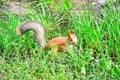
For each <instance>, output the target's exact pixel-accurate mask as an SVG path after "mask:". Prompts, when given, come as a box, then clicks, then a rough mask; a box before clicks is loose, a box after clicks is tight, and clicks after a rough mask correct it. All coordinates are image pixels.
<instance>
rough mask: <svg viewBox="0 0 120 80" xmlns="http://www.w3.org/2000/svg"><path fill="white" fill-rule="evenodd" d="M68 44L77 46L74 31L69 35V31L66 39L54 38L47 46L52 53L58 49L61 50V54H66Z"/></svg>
mask: <svg viewBox="0 0 120 80" xmlns="http://www.w3.org/2000/svg"><path fill="white" fill-rule="evenodd" d="M69 44H77V37H76V35H75V32H74V31H72V32H71V33H70V31H69V32H68V36H67V37H56V38H53V39H51V40H50V41H49V42H48V46H50V47H51V48H53V51H54V53H56V52H57V51H58V50H60V49H62V52H63V53H66V46H67V45H69Z"/></svg>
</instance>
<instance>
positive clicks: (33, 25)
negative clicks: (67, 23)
mask: <svg viewBox="0 0 120 80" xmlns="http://www.w3.org/2000/svg"><path fill="white" fill-rule="evenodd" d="M29 30H33V31H34V34H35V37H36V39H37V41H38V44H39V45H40V46H41V47H43V48H45V47H46V46H47V47H51V48H53V51H54V52H57V51H58V50H60V49H62V52H63V53H66V47H67V46H68V45H71V44H77V37H76V34H75V32H74V30H72V31H68V36H66V37H55V38H53V39H51V40H50V41H49V42H48V44H46V41H45V33H46V31H45V28H44V27H43V25H42V24H41V23H39V22H37V21H29V22H26V23H24V24H22V25H21V26H20V27H18V28H17V29H16V33H17V34H19V35H22V34H24V33H26V32H28V31H29Z"/></svg>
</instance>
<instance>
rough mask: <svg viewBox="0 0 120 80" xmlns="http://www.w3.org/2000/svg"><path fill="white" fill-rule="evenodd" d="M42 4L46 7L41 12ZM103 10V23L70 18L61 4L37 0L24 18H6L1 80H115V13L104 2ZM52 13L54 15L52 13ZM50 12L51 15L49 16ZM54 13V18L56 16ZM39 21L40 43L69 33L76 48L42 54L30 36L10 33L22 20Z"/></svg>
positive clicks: (118, 25) (118, 48) (118, 72)
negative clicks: (42, 34)
mask: <svg viewBox="0 0 120 80" xmlns="http://www.w3.org/2000/svg"><path fill="white" fill-rule="evenodd" d="M48 4H50V5H51V6H52V9H51V8H47V7H48ZM108 6H109V8H105V9H103V10H102V11H103V18H101V17H99V16H95V15H93V13H92V12H91V11H90V10H87V13H86V14H80V13H79V14H78V15H75V14H70V11H71V9H72V7H73V6H72V4H71V2H70V1H67V0H63V1H62V2H61V5H60V6H58V5H57V4H56V3H54V1H53V0H49V1H44V0H41V3H39V4H38V5H37V6H34V7H32V9H36V8H37V10H38V13H37V12H32V13H30V14H27V15H24V16H23V15H21V16H15V15H14V14H11V13H7V18H6V19H5V20H3V19H0V76H1V78H0V79H7V80H9V79H10V80H17V79H18V80H27V79H29V80H37V79H38V80H68V79H70V80H74V79H76V80H89V79H91V80H119V79H120V78H119V76H120V61H119V59H120V54H119V53H120V37H119V36H120V12H119V11H117V10H116V9H115V6H114V5H113V4H112V3H111V2H110V3H108ZM55 11H56V12H57V13H55ZM54 13H55V15H54ZM56 14H57V15H56ZM30 20H33V21H39V22H40V23H41V24H42V25H44V27H45V28H46V42H48V41H49V40H50V39H52V38H54V37H57V36H67V34H68V30H72V29H74V30H75V32H76V35H77V38H78V45H76V46H74V47H73V48H72V49H71V50H69V49H68V50H67V53H66V54H63V53H61V52H57V53H56V54H54V59H50V54H53V52H52V50H47V51H46V52H44V50H43V49H41V47H40V46H39V45H38V44H37V41H36V39H35V38H34V35H33V34H34V33H33V32H32V31H30V32H27V33H26V34H24V35H22V36H19V35H16V28H17V27H18V26H20V25H21V24H22V23H24V22H26V21H30Z"/></svg>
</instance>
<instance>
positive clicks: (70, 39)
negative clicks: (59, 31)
mask: <svg viewBox="0 0 120 80" xmlns="http://www.w3.org/2000/svg"><path fill="white" fill-rule="evenodd" d="M68 42H69V44H77V37H76V34H75V32H74V30H72V31H69V32H68Z"/></svg>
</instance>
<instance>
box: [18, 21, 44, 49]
mask: <svg viewBox="0 0 120 80" xmlns="http://www.w3.org/2000/svg"><path fill="white" fill-rule="evenodd" d="M29 30H33V31H34V34H35V37H36V39H37V41H38V44H39V45H41V47H43V48H45V46H46V41H45V28H44V27H43V25H41V24H40V23H39V22H36V21H29V22H26V23H24V24H22V25H21V26H20V27H18V28H17V29H16V33H17V34H18V35H22V34H24V33H26V32H28V31H29Z"/></svg>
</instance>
